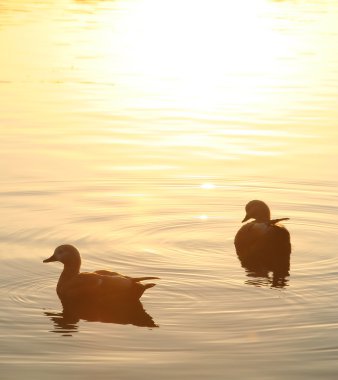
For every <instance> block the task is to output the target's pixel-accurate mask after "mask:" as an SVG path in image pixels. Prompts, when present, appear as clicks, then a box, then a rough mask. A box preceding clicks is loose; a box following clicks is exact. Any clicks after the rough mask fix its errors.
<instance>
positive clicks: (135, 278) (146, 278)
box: [132, 277, 160, 282]
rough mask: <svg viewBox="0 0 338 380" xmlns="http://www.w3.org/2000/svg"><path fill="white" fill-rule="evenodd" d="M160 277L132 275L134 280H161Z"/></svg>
mask: <svg viewBox="0 0 338 380" xmlns="http://www.w3.org/2000/svg"><path fill="white" fill-rule="evenodd" d="M159 279H160V278H159V277H132V280H133V281H134V282H140V281H146V280H159Z"/></svg>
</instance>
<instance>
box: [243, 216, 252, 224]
mask: <svg viewBox="0 0 338 380" xmlns="http://www.w3.org/2000/svg"><path fill="white" fill-rule="evenodd" d="M250 218H251V216H250V215H248V214H246V215H245V218H244V219H243V220H242V223H244V222H246V221H247V220H249V219H250Z"/></svg>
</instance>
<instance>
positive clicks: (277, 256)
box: [235, 200, 291, 288]
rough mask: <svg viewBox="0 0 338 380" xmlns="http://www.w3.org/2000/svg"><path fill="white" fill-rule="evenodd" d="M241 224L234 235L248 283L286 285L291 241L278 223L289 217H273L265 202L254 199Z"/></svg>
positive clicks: (249, 204) (277, 286)
mask: <svg viewBox="0 0 338 380" xmlns="http://www.w3.org/2000/svg"><path fill="white" fill-rule="evenodd" d="M245 210H246V215H245V217H244V219H243V222H245V221H247V220H249V219H251V218H252V219H254V221H252V222H249V223H246V224H245V225H244V226H242V227H241V228H240V229H239V231H238V232H237V234H236V236H235V247H236V252H237V256H238V258H239V260H240V262H241V265H242V267H243V268H245V270H246V273H247V276H248V277H250V280H248V281H247V282H246V283H248V284H251V285H255V286H264V285H269V286H272V287H276V288H284V287H285V286H287V284H288V280H289V279H288V277H289V276H290V255H291V243H290V234H289V232H288V230H287V229H286V228H285V227H284V226H282V225H281V224H280V223H279V222H280V221H282V220H288V218H282V219H270V209H269V207H268V206H267V205H266V204H265V203H264V202H262V201H258V200H254V201H251V202H249V203H248V204H247V205H246V207H245Z"/></svg>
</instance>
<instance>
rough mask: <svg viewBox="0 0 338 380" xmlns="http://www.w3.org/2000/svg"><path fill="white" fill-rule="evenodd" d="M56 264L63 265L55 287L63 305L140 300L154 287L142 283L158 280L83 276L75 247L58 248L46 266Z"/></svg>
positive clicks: (104, 272)
mask: <svg viewBox="0 0 338 380" xmlns="http://www.w3.org/2000/svg"><path fill="white" fill-rule="evenodd" d="M53 261H60V262H61V263H63V264H64V269H63V271H62V273H61V275H60V278H59V281H58V283H57V287H56V292H57V294H58V296H59V298H60V300H61V302H62V303H63V304H64V305H65V304H74V303H89V304H92V303H97V304H102V305H106V304H111V303H114V302H120V301H129V300H130V301H132V300H138V299H139V298H140V297H141V296H142V294H143V293H144V291H145V290H146V289H148V288H151V287H153V286H155V284H153V283H148V284H142V283H141V281H144V280H152V279H157V278H158V277H137V278H133V277H129V276H124V275H122V274H119V273H117V272H111V271H108V270H98V271H95V272H91V273H88V272H82V273H80V267H81V257H80V253H79V251H78V250H77V249H76V248H75V247H73V246H72V245H67V244H65V245H61V246H59V247H57V248H56V249H55V251H54V254H53V255H52V256H51V257H49V258H48V259H46V260H44V261H43V262H44V263H49V262H53Z"/></svg>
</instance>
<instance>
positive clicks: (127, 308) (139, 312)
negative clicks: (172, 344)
mask: <svg viewBox="0 0 338 380" xmlns="http://www.w3.org/2000/svg"><path fill="white" fill-rule="evenodd" d="M44 314H45V315H46V316H47V317H49V318H50V320H51V321H52V322H53V323H54V330H53V331H52V332H55V333H61V334H62V335H64V336H69V335H72V334H73V333H76V332H77V331H78V328H79V322H80V320H84V321H88V322H103V323H116V324H121V325H128V324H130V325H134V326H139V327H149V328H151V327H158V325H156V323H155V322H154V320H153V318H152V317H151V316H150V315H149V314H148V313H147V312H146V311H145V310H144V308H143V305H142V303H141V301H139V300H134V301H125V302H118V303H116V304H110V305H109V306H102V305H93V304H92V303H91V304H86V303H76V304H72V305H69V304H68V305H65V304H64V305H63V311H62V312H59V313H55V312H45V313H44Z"/></svg>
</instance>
